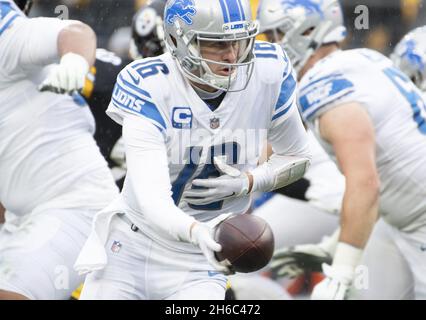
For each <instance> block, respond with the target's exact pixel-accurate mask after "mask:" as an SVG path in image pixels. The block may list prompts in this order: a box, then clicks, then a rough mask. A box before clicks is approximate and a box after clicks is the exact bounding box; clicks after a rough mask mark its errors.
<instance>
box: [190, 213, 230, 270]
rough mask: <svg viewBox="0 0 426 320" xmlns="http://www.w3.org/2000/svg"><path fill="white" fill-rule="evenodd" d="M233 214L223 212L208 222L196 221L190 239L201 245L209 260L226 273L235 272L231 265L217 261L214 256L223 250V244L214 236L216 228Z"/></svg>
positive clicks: (217, 268)
mask: <svg viewBox="0 0 426 320" xmlns="http://www.w3.org/2000/svg"><path fill="white" fill-rule="evenodd" d="M230 215H231V214H222V215H220V216H218V217H216V218H214V219H212V220H210V221H208V222H205V223H203V222H195V223H194V224H193V225H192V226H191V232H190V241H191V243H192V244H193V245H196V246H198V247H200V249H201V252H202V253H203V254H204V256H205V257H206V258H207V261H208V262H209V263H210V264H211V265H212V266H213V267H214V268H215V269H216V270H217V271H220V272H223V273H225V274H232V273H234V272H233V271H232V269H231V266H229V265H227V264H226V262H219V261H217V259H216V257H215V256H214V253H215V252H219V251H221V250H222V246H221V245H220V244H219V243H217V242H216V241H215V240H214V238H213V234H214V228H215V227H216V226H217V225H218V224H219V223H220V222H222V221H223V220H225V219H226V218H228V217H229V216H230Z"/></svg>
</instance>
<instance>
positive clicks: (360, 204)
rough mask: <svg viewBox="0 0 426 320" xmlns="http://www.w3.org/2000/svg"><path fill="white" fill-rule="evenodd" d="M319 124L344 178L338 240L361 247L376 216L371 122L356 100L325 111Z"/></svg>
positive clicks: (363, 245)
mask: <svg viewBox="0 0 426 320" xmlns="http://www.w3.org/2000/svg"><path fill="white" fill-rule="evenodd" d="M319 124H320V134H321V136H322V137H323V138H324V139H325V140H326V141H328V142H329V143H330V144H331V145H332V146H333V149H334V151H335V154H336V157H337V161H338V164H339V167H340V170H341V171H342V173H343V174H344V176H345V178H346V188H345V194H344V198H343V207H342V217H341V225H342V231H341V234H340V241H342V242H344V243H347V244H349V245H351V246H354V247H356V248H364V247H365V245H366V243H367V241H368V238H369V236H370V234H371V231H372V229H373V226H374V224H375V222H376V220H377V218H378V200H379V188H380V181H379V176H378V173H377V168H376V158H375V134H374V128H373V124H372V123H371V120H370V118H369V116H368V114H367V112H366V111H365V110H364V109H363V108H362V107H361V106H360V105H359V104H357V103H348V104H345V105H343V106H340V107H337V108H334V109H332V110H330V111H328V112H326V113H325V114H324V115H322V116H321V117H320V119H319Z"/></svg>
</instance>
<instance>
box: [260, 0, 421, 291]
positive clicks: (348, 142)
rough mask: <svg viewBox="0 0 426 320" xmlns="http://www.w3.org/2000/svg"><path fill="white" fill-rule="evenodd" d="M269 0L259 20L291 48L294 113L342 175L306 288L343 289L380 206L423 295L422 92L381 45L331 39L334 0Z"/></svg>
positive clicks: (338, 34)
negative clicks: (325, 254)
mask: <svg viewBox="0 0 426 320" xmlns="http://www.w3.org/2000/svg"><path fill="white" fill-rule="evenodd" d="M270 2H272V1H268V5H271V7H270V9H271V10H266V11H267V12H269V15H270V17H269V21H270V25H269V26H263V27H264V28H265V29H269V30H268V32H269V35H270V36H272V37H276V38H279V39H280V40H279V41H281V44H282V46H283V48H284V49H285V50H286V51H287V52H288V53H289V55H290V57H291V60H292V62H293V64H294V66H295V69H296V70H297V71H298V78H299V80H300V87H299V96H298V97H299V106H300V109H301V113H302V116H303V118H304V120H305V121H306V122H307V123H308V125H309V127H310V128H311V129H312V130H313V131H314V133H315V134H316V136H317V137H318V138H319V140H320V142H321V144H322V145H323V146H324V148H325V149H326V151H327V152H328V153H329V154H330V155H331V156H332V157H333V158H334V159H335V160H336V162H337V163H338V165H339V168H340V170H341V171H342V173H343V174H344V175H345V178H346V190H345V195H344V199H343V205H342V221H341V232H340V236H339V242H338V244H337V247H336V251H335V254H334V259H333V263H332V265H331V266H329V265H323V271H324V273H325V275H326V276H327V278H326V279H325V280H324V281H322V282H321V283H319V284H318V285H317V286H316V287H315V289H314V291H313V295H312V297H313V298H315V299H342V298H344V297H345V296H347V293H348V291H349V288H350V285H351V283H352V281H353V279H354V270H355V267H356V266H357V265H358V264H359V261H360V259H361V257H362V253H363V248H364V247H365V245H366V243H367V241H368V238H369V236H370V233H371V230H372V228H373V226H374V224H375V221H376V220H377V219H378V216H379V214H380V215H381V216H382V217H383V219H384V220H385V221H386V222H387V226H388V228H389V233H390V234H391V235H392V237H391V238H392V239H394V241H395V243H396V244H397V246H398V247H399V248H400V250H401V252H402V254H403V255H404V257H405V259H406V260H407V261H408V263H409V265H410V269H411V270H410V272H412V275H413V278H414V281H415V291H416V295H417V298H424V297H426V279H425V276H424V271H425V270H424V266H425V265H426V256H425V250H424V248H425V246H426V201H425V199H426V184H425V182H424V181H425V178H426V172H425V171H424V170H423V169H422V168H423V167H424V165H425V164H426V163H425V159H426V157H425V156H426V137H425V135H426V121H425V116H426V113H425V109H426V102H425V100H424V99H423V98H422V96H421V92H420V91H419V90H418V89H417V88H416V87H415V85H414V84H413V83H412V82H411V81H410V79H408V78H407V77H406V76H405V75H404V74H403V73H402V72H401V71H400V70H398V69H396V68H395V67H394V66H393V64H392V62H391V61H390V60H389V59H387V58H386V57H384V56H383V55H381V54H379V53H377V52H375V51H372V50H367V49H357V50H348V51H341V50H340V49H339V45H338V42H340V41H341V40H343V38H344V36H345V33H344V31H345V29H344V27H343V19H342V12H341V8H340V5H339V2H338V1H336V0H324V1H321V2H319V1H314V0H312V1H298V0H296V1H294V0H284V1H280V2H279V4H278V5H276V4H273V5H276V6H275V10H272V4H270ZM275 2H276V1H275ZM263 5H265V3H264V4H263ZM278 16H279V19H278ZM379 197H380V201H379Z"/></svg>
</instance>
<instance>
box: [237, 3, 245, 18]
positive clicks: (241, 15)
mask: <svg viewBox="0 0 426 320" xmlns="http://www.w3.org/2000/svg"><path fill="white" fill-rule="evenodd" d="M237 4H238V7H239V9H240V17H241V20H243V21H245V20H246V15H245V14H244V9H243V6H242V5H241V0H237Z"/></svg>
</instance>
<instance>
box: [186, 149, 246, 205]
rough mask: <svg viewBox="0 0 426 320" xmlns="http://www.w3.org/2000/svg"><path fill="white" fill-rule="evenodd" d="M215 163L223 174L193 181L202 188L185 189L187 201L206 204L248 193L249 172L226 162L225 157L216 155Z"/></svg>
mask: <svg viewBox="0 0 426 320" xmlns="http://www.w3.org/2000/svg"><path fill="white" fill-rule="evenodd" d="M214 164H215V165H216V168H217V169H218V170H219V172H220V173H221V174H222V175H221V176H220V177H218V178H212V179H196V180H194V181H192V185H193V186H196V187H201V188H197V189H189V190H187V191H185V192H184V193H183V199H184V200H185V201H186V202H188V203H191V204H194V205H205V204H209V203H212V202H216V201H221V200H225V199H230V198H235V197H239V196H242V195H246V194H247V193H248V189H249V178H248V176H247V174H245V173H244V172H241V171H240V170H238V169H236V168H234V167H231V166H230V165H228V164H226V160H225V159H224V157H214Z"/></svg>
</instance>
